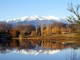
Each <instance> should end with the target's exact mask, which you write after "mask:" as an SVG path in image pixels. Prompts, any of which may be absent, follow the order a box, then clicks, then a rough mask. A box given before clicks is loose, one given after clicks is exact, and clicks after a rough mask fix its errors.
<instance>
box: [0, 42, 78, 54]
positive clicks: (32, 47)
mask: <svg viewBox="0 0 80 60" xmlns="http://www.w3.org/2000/svg"><path fill="white" fill-rule="evenodd" d="M75 47H76V48H78V46H77V45H76V44H72V43H66V44H62V43H61V42H53V41H28V40H26V41H21V42H20V41H19V40H11V41H7V42H2V43H0V52H1V53H7V52H10V51H13V52H18V53H23V54H27V55H29V54H34V55H37V54H40V53H43V54H54V53H57V52H60V50H62V49H65V48H74V49H75Z"/></svg>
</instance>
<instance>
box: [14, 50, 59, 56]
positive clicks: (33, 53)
mask: <svg viewBox="0 0 80 60" xmlns="http://www.w3.org/2000/svg"><path fill="white" fill-rule="evenodd" d="M13 52H16V53H22V54H26V55H38V54H55V53H58V52H60V50H32V49H31V50H24V49H22V50H20V51H19V50H13Z"/></svg>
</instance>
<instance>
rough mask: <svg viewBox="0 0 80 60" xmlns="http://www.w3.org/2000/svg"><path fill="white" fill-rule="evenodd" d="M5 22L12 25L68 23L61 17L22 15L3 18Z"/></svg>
mask: <svg viewBox="0 0 80 60" xmlns="http://www.w3.org/2000/svg"><path fill="white" fill-rule="evenodd" d="M5 21H6V22H7V23H11V24H12V25H17V24H31V25H34V26H38V25H41V24H44V25H45V24H47V23H49V24H51V23H53V22H62V23H69V22H68V21H67V20H66V19H61V18H58V17H55V16H37V15H34V16H24V17H21V18H14V19H9V20H5Z"/></svg>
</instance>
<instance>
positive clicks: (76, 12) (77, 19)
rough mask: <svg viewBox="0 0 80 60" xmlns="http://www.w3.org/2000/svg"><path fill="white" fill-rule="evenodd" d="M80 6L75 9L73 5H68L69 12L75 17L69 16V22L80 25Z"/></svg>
mask: <svg viewBox="0 0 80 60" xmlns="http://www.w3.org/2000/svg"><path fill="white" fill-rule="evenodd" d="M79 8H80V5H79V4H78V5H77V6H75V8H73V5H72V3H71V4H68V11H69V12H71V13H72V14H73V15H71V16H68V17H67V20H68V21H69V22H71V23H77V24H79V25H80V13H79V12H80V11H79Z"/></svg>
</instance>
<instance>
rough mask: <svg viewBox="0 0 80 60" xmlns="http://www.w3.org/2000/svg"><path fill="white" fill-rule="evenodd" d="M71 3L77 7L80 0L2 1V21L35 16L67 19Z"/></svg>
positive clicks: (0, 14)
mask: <svg viewBox="0 0 80 60" xmlns="http://www.w3.org/2000/svg"><path fill="white" fill-rule="evenodd" d="M70 2H72V3H73V5H77V4H79V3H80V0H0V21H4V20H8V19H13V18H20V17H24V16H34V15H38V16H50V15H52V16H56V17H59V18H66V17H67V16H69V15H70V12H69V11H68V10H67V8H68V4H69V3H70Z"/></svg>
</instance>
